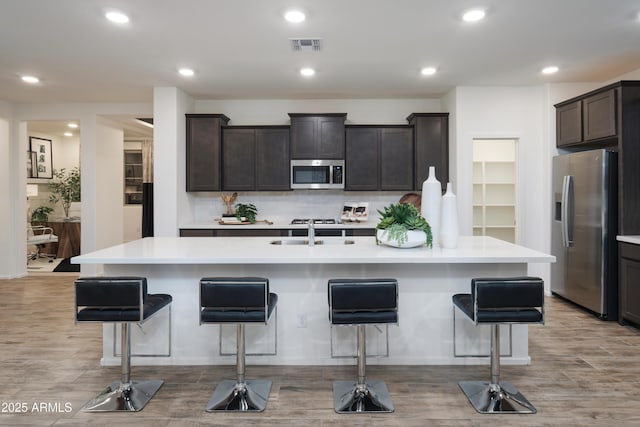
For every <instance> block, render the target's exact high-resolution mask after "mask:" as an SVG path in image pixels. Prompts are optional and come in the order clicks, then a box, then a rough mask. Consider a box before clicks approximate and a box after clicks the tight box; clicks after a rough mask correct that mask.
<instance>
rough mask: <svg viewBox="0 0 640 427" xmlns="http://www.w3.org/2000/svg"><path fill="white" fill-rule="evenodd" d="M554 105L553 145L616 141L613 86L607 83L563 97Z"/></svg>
mask: <svg viewBox="0 0 640 427" xmlns="http://www.w3.org/2000/svg"><path fill="white" fill-rule="evenodd" d="M555 107H556V146H557V147H559V148H565V147H569V148H571V146H577V148H579V147H580V146H585V147H586V148H598V144H600V143H601V142H602V143H604V144H610V143H612V142H613V143H615V141H613V140H614V139H615V138H616V135H617V114H616V113H617V104H616V89H615V88H612V87H606V88H603V89H598V90H595V91H592V92H589V93H588V94H585V95H582V96H579V97H576V98H573V99H571V100H568V101H564V102H561V103H558V104H556V105H555Z"/></svg>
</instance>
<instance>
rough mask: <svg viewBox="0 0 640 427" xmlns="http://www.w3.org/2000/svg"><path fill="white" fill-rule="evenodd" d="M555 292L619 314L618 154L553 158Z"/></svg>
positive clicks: (606, 314)
mask: <svg viewBox="0 0 640 427" xmlns="http://www.w3.org/2000/svg"><path fill="white" fill-rule="evenodd" d="M552 186H553V214H552V215H553V218H552V221H551V249H552V252H553V255H555V257H556V262H555V263H554V264H551V284H550V287H551V292H552V293H554V294H556V295H559V296H561V297H563V298H566V299H567V300H569V301H572V302H574V303H575V304H578V305H580V306H582V307H584V308H586V309H588V310H589V311H591V312H593V313H594V314H596V315H597V316H599V317H600V318H602V319H607V320H616V319H617V317H618V277H617V276H618V275H617V271H618V266H617V262H618V260H617V258H618V257H617V245H616V234H617V153H616V152H612V151H607V150H592V151H582V152H577V153H570V154H563V155H559V156H556V157H554V158H553V181H552Z"/></svg>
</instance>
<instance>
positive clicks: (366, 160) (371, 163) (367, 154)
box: [345, 126, 414, 191]
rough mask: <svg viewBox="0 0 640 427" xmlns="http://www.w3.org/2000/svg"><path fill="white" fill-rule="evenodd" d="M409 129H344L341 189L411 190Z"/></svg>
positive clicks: (411, 166) (348, 127)
mask: <svg viewBox="0 0 640 427" xmlns="http://www.w3.org/2000/svg"><path fill="white" fill-rule="evenodd" d="M413 143H414V142H413V126H347V128H346V148H345V150H346V155H345V190H348V191H377V190H403V191H404V190H412V189H413V152H414V150H413Z"/></svg>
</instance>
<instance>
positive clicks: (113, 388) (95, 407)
mask: <svg viewBox="0 0 640 427" xmlns="http://www.w3.org/2000/svg"><path fill="white" fill-rule="evenodd" d="M162 384H164V381H161V380H156V381H131V382H129V383H126V384H124V383H122V381H114V382H112V383H111V385H109V386H107V388H105V389H104V390H103V391H102V392H101V393H100V394H99V395H98V396H96V397H95V398H94V399H92V400H90V401H89V402H87V404H86V405H84V406H83V407H82V411H84V412H115V411H118V412H119V411H124V412H137V411H140V410H142V408H144V407H145V405H146V404H147V403H149V401H150V400H151V398H152V397H153V395H154V394H156V392H157V391H158V390H159V389H160V387H162Z"/></svg>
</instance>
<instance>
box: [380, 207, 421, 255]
mask: <svg viewBox="0 0 640 427" xmlns="http://www.w3.org/2000/svg"><path fill="white" fill-rule="evenodd" d="M378 213H379V214H380V216H381V218H380V222H378V225H376V243H377V244H380V239H379V235H381V236H383V238H385V239H387V240H391V241H395V242H397V244H398V245H400V246H401V245H403V244H404V243H406V242H407V239H408V235H409V231H411V230H416V231H422V232H424V234H425V237H426V245H427V246H428V247H432V246H433V236H432V234H431V226H429V223H428V222H427V221H426V220H425V219H424V218H423V217H422V215H421V214H420V211H419V210H418V208H416V207H415V206H414V205H412V204H410V203H394V204H391V205H389V206H387V207H385V208H384V210H382V211H380V210H378ZM379 230H384V231H383V232H382V233H378V231H379Z"/></svg>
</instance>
